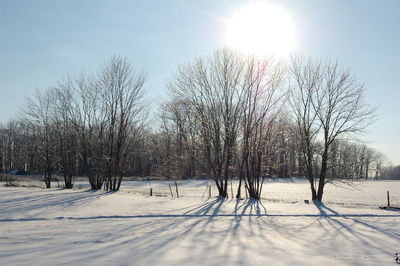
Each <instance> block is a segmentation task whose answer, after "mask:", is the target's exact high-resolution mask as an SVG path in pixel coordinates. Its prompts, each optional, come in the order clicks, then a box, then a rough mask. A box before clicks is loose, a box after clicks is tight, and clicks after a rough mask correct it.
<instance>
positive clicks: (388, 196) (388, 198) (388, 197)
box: [387, 190, 390, 208]
mask: <svg viewBox="0 0 400 266" xmlns="http://www.w3.org/2000/svg"><path fill="white" fill-rule="evenodd" d="M387 200H388V208H390V195H389V190H388V191H387Z"/></svg>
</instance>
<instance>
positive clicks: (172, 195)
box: [168, 184, 174, 197]
mask: <svg viewBox="0 0 400 266" xmlns="http://www.w3.org/2000/svg"><path fill="white" fill-rule="evenodd" d="M168 186H169V192H171V197H174V194H173V193H172V188H171V185H170V184H168Z"/></svg>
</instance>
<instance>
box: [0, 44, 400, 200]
mask: <svg viewBox="0 0 400 266" xmlns="http://www.w3.org/2000/svg"><path fill="white" fill-rule="evenodd" d="M146 79H147V75H145V74H144V73H141V72H137V71H136V70H134V69H133V67H132V65H131V64H130V63H129V62H128V61H127V59H126V58H123V57H119V56H114V57H112V58H110V59H109V60H107V61H106V63H105V64H104V65H103V66H102V67H101V68H100V69H99V71H97V72H96V73H95V74H81V75H79V76H76V77H66V78H63V79H60V80H59V81H57V82H56V83H55V84H54V85H53V86H51V87H49V88H47V89H43V90H40V91H37V92H36V94H34V95H32V97H31V98H30V99H28V100H27V102H26V103H25V105H24V106H23V107H22V108H21V109H22V110H21V115H20V116H19V118H18V119H14V120H11V121H9V122H7V123H4V124H0V163H1V165H0V167H1V169H0V171H1V172H3V173H8V172H10V171H11V170H13V169H20V170H25V171H26V172H27V173H29V174H39V175H42V176H43V180H44V181H45V182H46V185H47V187H50V186H51V180H52V177H53V176H59V177H62V178H63V179H64V183H65V187H66V188H72V187H73V181H74V177H76V176H85V177H88V180H89V182H90V184H91V187H92V189H102V188H104V189H106V190H113V191H116V190H118V189H119V187H120V185H121V182H122V180H123V177H124V176H160V177H164V178H171V179H181V178H212V179H214V180H215V183H216V186H217V188H218V191H219V194H220V196H226V195H227V184H228V181H229V180H231V179H232V178H237V179H240V182H243V185H244V187H245V188H246V189H247V190H248V192H249V195H250V196H252V197H255V198H257V197H259V196H260V195H261V189H262V185H263V182H264V180H265V178H266V177H276V178H284V177H305V178H307V179H308V180H309V181H310V184H311V190H312V193H313V199H316V198H318V199H321V198H322V193H323V187H324V185H325V184H326V183H329V182H334V181H335V180H354V179H400V166H396V167H392V166H385V165H386V159H385V156H384V155H383V154H382V153H381V152H379V151H377V150H375V149H372V148H370V147H368V145H366V144H363V142H362V140H361V136H362V132H364V130H365V128H366V127H367V126H368V125H370V124H371V123H373V121H374V120H375V116H374V113H375V108H374V107H372V106H370V105H368V103H366V102H365V99H364V93H365V88H364V86H363V84H362V82H359V81H358V80H357V79H356V78H355V77H354V76H353V75H352V73H351V72H350V71H349V70H348V69H343V68H341V67H340V66H339V65H338V63H337V62H331V61H322V60H316V59H312V58H304V57H300V56H299V57H293V58H291V60H290V62H289V63H286V64H284V63H282V62H279V61H278V60H274V59H262V58H257V57H255V56H248V55H243V54H239V53H236V52H233V51H230V50H226V49H225V50H217V51H215V52H213V53H212V54H211V55H209V56H208V57H205V58H199V59H197V60H194V61H192V62H188V63H185V64H182V65H180V66H178V68H177V70H176V72H175V74H174V75H173V76H172V77H171V78H170V80H169V82H168V83H167V84H166V89H167V90H168V93H166V95H167V96H166V98H165V99H163V103H162V104H161V105H160V106H156V107H155V106H152V108H149V102H147V101H146V99H147V98H146V93H147V92H146V89H147V85H146ZM155 108H156V109H157V110H156V111H154V109H155ZM150 113H151V114H152V115H151V116H150V115H149V114H150ZM240 193H241V192H240V190H239V191H238V196H240Z"/></svg>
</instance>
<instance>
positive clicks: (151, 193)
mask: <svg viewBox="0 0 400 266" xmlns="http://www.w3.org/2000/svg"><path fill="white" fill-rule="evenodd" d="M151 196H153V189H152V188H150V197H151Z"/></svg>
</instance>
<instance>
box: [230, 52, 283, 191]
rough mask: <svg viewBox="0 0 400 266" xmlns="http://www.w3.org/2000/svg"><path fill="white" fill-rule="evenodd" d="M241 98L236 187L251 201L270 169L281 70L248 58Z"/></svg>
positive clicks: (278, 104)
mask: <svg viewBox="0 0 400 266" xmlns="http://www.w3.org/2000/svg"><path fill="white" fill-rule="evenodd" d="M244 81H245V82H244V95H243V96H242V97H243V99H244V101H243V103H242V104H243V107H242V108H241V110H242V112H243V117H242V120H241V128H242V134H241V141H240V146H241V148H240V149H241V152H240V160H239V178H240V180H239V187H238V192H237V195H236V197H237V198H240V197H241V191H240V189H241V181H242V180H244V183H245V188H246V190H247V191H248V194H249V196H250V197H251V198H254V199H260V197H261V192H262V187H263V184H264V179H265V175H266V174H268V169H272V168H273V167H272V165H271V162H272V160H271V155H272V153H273V151H274V152H277V150H276V144H277V142H278V136H279V135H280V134H277V133H278V132H277V131H276V129H277V127H276V123H275V120H276V117H277V115H278V113H279V111H280V107H281V106H282V104H281V103H282V101H281V100H282V95H283V93H282V90H281V84H282V81H283V71H282V68H280V67H279V66H276V65H275V63H274V61H273V60H269V61H268V60H261V59H256V58H254V57H253V58H249V59H247V62H246V78H245V80H244Z"/></svg>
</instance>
